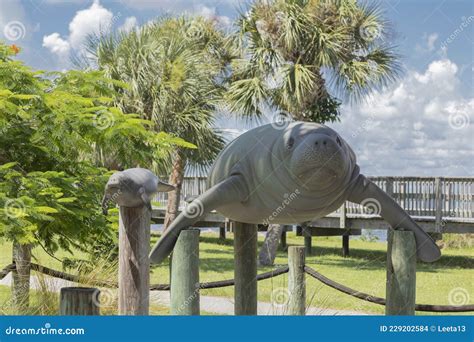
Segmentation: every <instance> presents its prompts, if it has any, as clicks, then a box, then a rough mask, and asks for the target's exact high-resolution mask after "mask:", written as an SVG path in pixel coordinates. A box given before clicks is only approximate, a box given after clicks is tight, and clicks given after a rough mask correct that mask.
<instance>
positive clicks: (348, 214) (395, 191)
mask: <svg viewBox="0 0 474 342" xmlns="http://www.w3.org/2000/svg"><path fill="white" fill-rule="evenodd" d="M368 178H370V179H371V180H372V181H373V182H374V183H376V184H377V185H378V186H379V187H381V188H382V189H383V190H384V191H386V192H387V193H388V194H390V195H391V196H392V197H393V198H394V199H395V200H396V201H397V202H398V203H399V204H400V206H401V207H402V208H403V209H405V210H406V211H407V212H408V214H410V215H411V216H412V218H413V219H414V220H415V221H416V222H417V223H418V224H419V225H420V226H421V227H422V228H423V229H424V230H425V231H427V232H433V233H474V178H467V177H368ZM205 190H206V178H205V177H193V178H186V179H185V180H184V183H183V190H182V206H184V205H185V202H184V198H186V197H187V196H195V195H199V194H200V193H202V192H204V191H205ZM166 199H167V198H166V193H165V194H159V196H157V197H156V198H155V201H157V202H159V203H160V204H162V205H163V206H164V205H165V204H166ZM345 206H346V208H345V211H343V210H341V209H339V210H337V211H335V212H334V213H331V214H329V215H327V216H326V217H323V218H320V219H317V220H315V221H313V222H311V223H309V224H308V227H310V228H324V229H327V228H330V229H340V228H346V229H351V230H352V231H353V232H354V233H357V231H358V230H360V229H387V228H389V225H388V224H387V223H386V222H385V221H384V220H383V219H382V218H381V217H380V216H379V215H371V214H370V212H368V209H366V208H364V207H362V206H360V205H357V204H354V203H350V202H346V204H345ZM344 212H345V216H343V217H341V215H343V213H344ZM164 214H165V210H164V209H163V208H157V207H155V208H154V210H153V215H152V217H153V219H154V221H155V222H158V223H161V222H162V219H163V218H164ZM225 221H226V218H225V217H223V216H222V215H220V214H219V213H216V212H213V213H209V214H207V215H206V217H205V218H204V220H203V221H202V222H199V223H197V224H196V225H195V226H196V227H224V225H225ZM298 223H299V222H295V224H298ZM341 230H343V229H341ZM312 235H313V234H312ZM314 235H316V234H314Z"/></svg>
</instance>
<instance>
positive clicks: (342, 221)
mask: <svg viewBox="0 0 474 342" xmlns="http://www.w3.org/2000/svg"><path fill="white" fill-rule="evenodd" d="M346 216H347V207H346V202H344V203H343V204H342V206H341V216H340V217H339V228H341V229H346ZM342 256H343V257H344V258H345V257H348V256H349V232H347V233H346V234H343V235H342Z"/></svg>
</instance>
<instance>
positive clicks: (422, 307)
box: [0, 263, 474, 312]
mask: <svg viewBox="0 0 474 342" xmlns="http://www.w3.org/2000/svg"><path fill="white" fill-rule="evenodd" d="M31 269H32V270H34V271H37V272H40V273H43V274H45V275H48V276H51V277H54V278H59V279H63V280H68V281H72V282H77V283H80V282H81V279H82V278H81V277H80V276H77V275H73V274H69V273H65V272H61V271H57V270H53V269H51V268H49V267H45V266H41V265H38V264H35V263H31ZM14 270H15V264H10V265H7V266H6V267H5V268H3V269H2V270H1V271H0V280H1V279H3V278H5V277H6V276H7V275H8V273H10V272H12V271H14ZM288 270H289V269H288V266H283V267H279V268H277V269H274V270H272V271H268V272H265V273H261V274H259V275H257V281H260V280H265V279H270V278H273V277H276V276H279V275H281V274H284V273H288ZM304 271H305V272H306V273H307V274H309V275H310V276H311V277H313V278H314V279H316V280H318V281H320V282H321V283H323V284H324V285H327V286H329V287H331V288H333V289H335V290H337V291H339V292H342V293H345V294H347V295H350V296H352V297H355V298H358V299H362V300H365V301H367V302H370V303H374V304H378V305H385V303H386V301H385V299H384V298H381V297H376V296H372V295H370V294H367V293H364V292H360V291H357V290H354V289H351V288H350V287H347V286H345V285H342V284H339V283H338V282H335V281H334V280H331V279H329V278H327V277H325V276H324V275H322V274H321V273H319V272H318V271H316V270H314V269H312V268H311V267H308V266H305V267H304ZM234 284H235V279H227V280H219V281H213V282H208V283H206V282H204V283H200V284H199V288H200V289H214V288H218V287H226V286H233V285H234ZM94 285H96V286H102V287H111V288H117V287H118V284H117V283H115V282H106V281H95V282H94ZM150 290H152V291H169V290H170V284H154V285H150ZM415 310H416V311H427V312H469V311H474V305H460V306H455V305H432V304H416V305H415Z"/></svg>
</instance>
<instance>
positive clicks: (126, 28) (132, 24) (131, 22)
mask: <svg viewBox="0 0 474 342" xmlns="http://www.w3.org/2000/svg"><path fill="white" fill-rule="evenodd" d="M137 24H138V23H137V18H136V17H128V18H126V19H125V22H124V23H123V25H122V26H120V27H119V28H118V29H119V31H123V32H130V31H131V30H132V29H134V28H136V27H137Z"/></svg>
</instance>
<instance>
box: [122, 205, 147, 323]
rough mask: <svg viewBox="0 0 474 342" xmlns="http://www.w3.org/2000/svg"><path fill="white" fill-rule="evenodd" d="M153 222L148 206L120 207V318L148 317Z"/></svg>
mask: <svg viewBox="0 0 474 342" xmlns="http://www.w3.org/2000/svg"><path fill="white" fill-rule="evenodd" d="M150 219H151V211H150V210H149V209H148V208H147V206H145V205H143V206H140V207H135V208H129V207H122V206H121V207H120V218H119V291H118V299H119V314H120V315H148V313H149V305H150V304H149V292H150V261H149V258H148V254H149V252H150Z"/></svg>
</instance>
